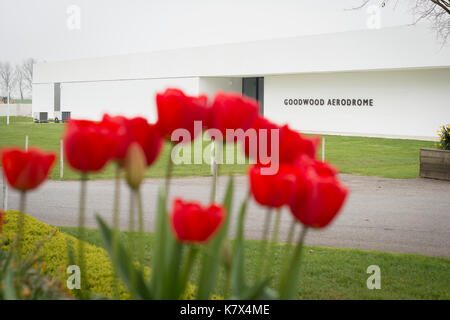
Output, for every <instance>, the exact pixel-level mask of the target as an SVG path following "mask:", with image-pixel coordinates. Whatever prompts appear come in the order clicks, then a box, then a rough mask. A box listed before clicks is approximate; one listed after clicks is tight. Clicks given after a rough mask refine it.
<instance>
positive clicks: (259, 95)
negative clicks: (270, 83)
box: [242, 77, 264, 115]
mask: <svg viewBox="0 0 450 320" xmlns="http://www.w3.org/2000/svg"><path fill="white" fill-rule="evenodd" d="M242 94H243V95H245V96H247V97H250V98H253V99H255V100H257V101H258V102H259V105H260V108H259V113H260V114H261V115H264V78H263V77H258V78H243V79H242Z"/></svg>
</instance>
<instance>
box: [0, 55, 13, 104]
mask: <svg viewBox="0 0 450 320" xmlns="http://www.w3.org/2000/svg"><path fill="white" fill-rule="evenodd" d="M0 85H1V86H2V87H3V90H5V91H6V92H7V95H8V97H9V98H10V99H11V92H12V91H13V89H14V86H15V79H14V71H13V68H12V67H11V64H10V63H9V62H5V63H0Z"/></svg>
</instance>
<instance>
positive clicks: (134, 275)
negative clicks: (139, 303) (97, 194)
mask: <svg viewBox="0 0 450 320" xmlns="http://www.w3.org/2000/svg"><path fill="white" fill-rule="evenodd" d="M96 218H97V222H98V224H99V226H100V231H101V233H102V236H103V241H104V244H105V248H106V250H107V251H108V253H109V255H110V256H111V260H112V261H113V262H114V263H113V264H114V268H115V270H116V272H117V273H118V274H119V275H120V278H121V279H122V281H123V282H124V283H125V285H126V286H127V288H128V290H129V291H130V293H131V295H132V296H133V298H135V299H153V294H152V292H151V290H150V288H149V287H148V286H147V284H146V283H145V278H144V275H143V273H142V272H141V268H139V267H136V266H135V265H134V262H133V259H132V257H131V256H129V255H128V252H127V250H126V249H125V248H124V246H123V245H122V244H121V243H117V247H116V248H115V246H114V243H113V241H114V234H113V232H112V230H111V229H110V228H109V227H108V226H107V225H106V223H105V222H104V221H103V220H102V218H101V217H100V216H97V217H96Z"/></svg>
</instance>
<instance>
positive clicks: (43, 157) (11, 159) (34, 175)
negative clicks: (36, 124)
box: [2, 148, 56, 191]
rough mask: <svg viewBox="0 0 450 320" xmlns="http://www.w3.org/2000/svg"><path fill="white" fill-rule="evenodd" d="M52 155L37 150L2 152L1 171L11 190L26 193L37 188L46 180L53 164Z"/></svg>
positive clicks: (53, 156)
mask: <svg viewBox="0 0 450 320" xmlns="http://www.w3.org/2000/svg"><path fill="white" fill-rule="evenodd" d="M55 158H56V156H55V154H54V153H45V152H43V151H42V150H40V149H38V148H30V149H29V150H28V151H22V150H20V149H17V148H11V149H6V148H5V149H3V150H2V163H3V171H4V172H5V176H6V179H7V180H8V183H9V184H10V185H11V187H12V188H14V189H17V190H20V191H28V190H32V189H35V188H37V187H38V186H39V185H40V184H41V183H42V182H44V180H45V179H46V178H47V176H48V173H49V172H50V169H51V167H52V165H53V162H55Z"/></svg>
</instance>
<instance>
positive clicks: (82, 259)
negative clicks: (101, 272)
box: [78, 173, 88, 289]
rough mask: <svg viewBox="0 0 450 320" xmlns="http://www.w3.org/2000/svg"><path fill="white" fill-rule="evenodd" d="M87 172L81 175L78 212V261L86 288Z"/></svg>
mask: <svg viewBox="0 0 450 320" xmlns="http://www.w3.org/2000/svg"><path fill="white" fill-rule="evenodd" d="M86 181H87V175H86V173H82V175H81V190H80V204H79V214H78V261H79V264H80V269H81V275H82V279H84V281H83V284H85V285H84V286H83V288H84V289H86V288H87V287H88V283H87V279H88V278H87V270H86V265H85V257H84V233H85V230H84V229H85V215H86Z"/></svg>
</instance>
